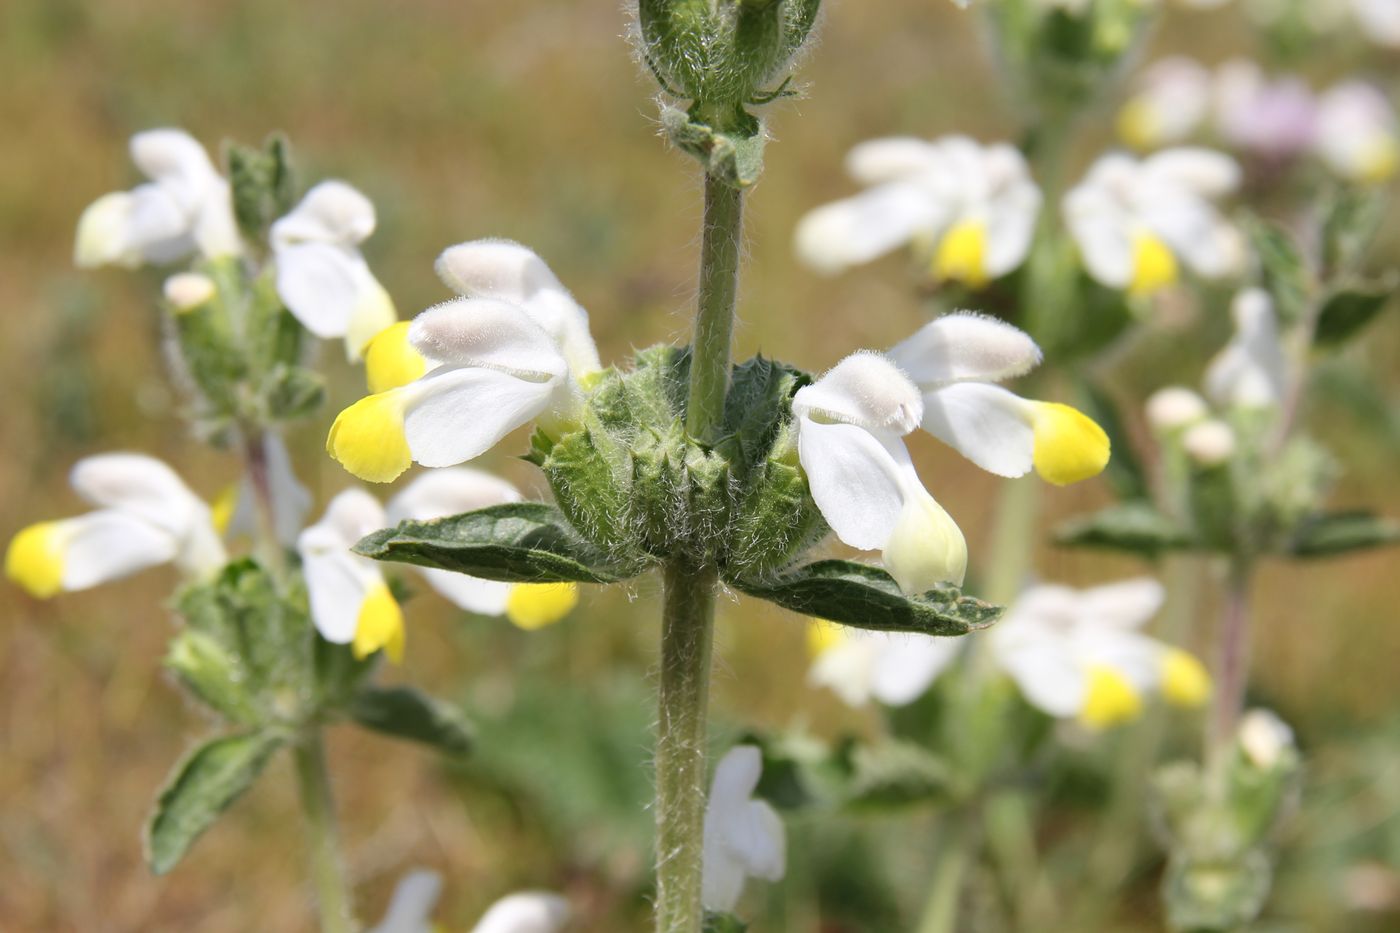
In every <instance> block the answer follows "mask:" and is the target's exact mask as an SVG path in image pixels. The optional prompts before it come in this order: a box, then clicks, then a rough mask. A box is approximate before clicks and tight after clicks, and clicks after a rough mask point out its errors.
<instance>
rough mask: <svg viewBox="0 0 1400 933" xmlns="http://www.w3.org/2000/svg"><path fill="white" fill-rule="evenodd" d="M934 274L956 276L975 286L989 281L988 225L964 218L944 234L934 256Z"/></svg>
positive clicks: (952, 277)
mask: <svg viewBox="0 0 1400 933" xmlns="http://www.w3.org/2000/svg"><path fill="white" fill-rule="evenodd" d="M933 274H934V275H935V276H937V277H938V278H940V279H956V280H958V281H961V282H966V283H967V284H968V285H970V286H972V287H973V288H981V287H982V286H984V285H986V284H987V281H988V278H987V225H986V224H985V223H983V222H982V221H980V220H961V221H958V223H956V224H954V225H953V227H952V229H950V230H949V231H948V232H947V233H945V234H944V235H943V239H942V241H940V242H939V244H938V251H937V252H936V253H935V254H934V257H933Z"/></svg>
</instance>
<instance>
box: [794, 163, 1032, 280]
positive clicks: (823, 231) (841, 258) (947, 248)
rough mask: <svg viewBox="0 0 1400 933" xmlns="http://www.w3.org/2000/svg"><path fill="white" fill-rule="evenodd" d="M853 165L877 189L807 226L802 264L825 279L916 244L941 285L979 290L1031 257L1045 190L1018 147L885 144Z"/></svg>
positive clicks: (799, 237) (801, 229) (801, 239)
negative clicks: (945, 282) (947, 281)
mask: <svg viewBox="0 0 1400 933" xmlns="http://www.w3.org/2000/svg"><path fill="white" fill-rule="evenodd" d="M846 167H847V170H848V171H849V173H850V174H851V176H852V177H853V178H855V179H856V180H857V181H858V182H861V183H863V184H866V185H869V186H870V187H869V188H868V189H867V190H866V191H864V192H862V193H861V194H858V195H856V196H854V197H851V198H846V199H845V200H842V201H836V202H834V203H832V204H827V205H825V206H823V207H819V208H817V209H816V210H814V211H812V212H811V213H809V214H808V215H807V216H806V217H804V218H802V221H801V222H800V223H799V224H798V227H797V234H796V248H797V254H798V256H799V257H801V258H802V260H803V261H804V262H806V263H807V264H808V265H809V266H811V267H812V268H814V269H816V270H818V271H820V272H825V273H836V272H840V271H842V270H843V269H846V268H847V267H849V266H853V265H858V264H860V263H864V262H869V261H870V260H873V259H876V258H878V257H879V256H883V255H884V254H885V253H888V252H890V251H891V250H894V249H896V248H898V247H900V246H904V245H906V244H910V243H912V244H914V246H915V248H916V249H918V250H920V251H921V252H926V253H927V254H928V256H929V257H930V263H931V268H932V271H933V274H934V275H935V276H936V277H938V278H939V279H953V280H958V281H961V282H965V283H966V284H968V285H970V286H972V287H974V288H979V287H981V286H983V285H986V284H987V283H988V282H989V281H990V280H992V279H995V278H997V277H999V276H1002V275H1005V274H1006V273H1008V272H1010V271H1012V270H1013V269H1015V268H1016V267H1017V266H1019V265H1020V264H1021V263H1022V262H1023V261H1024V260H1025V258H1026V254H1027V252H1028V251H1029V250H1030V243H1031V236H1032V234H1033V232H1034V230H1035V221H1036V216H1037V215H1038V213H1039V211H1040V201H1041V196H1040V190H1039V189H1038V188H1037V187H1036V186H1035V183H1034V182H1033V181H1032V180H1031V178H1030V173H1029V171H1028V169H1027V168H1026V161H1025V159H1024V158H1023V157H1022V156H1021V153H1020V152H1019V151H1018V150H1016V149H1015V148H1014V147H1012V146H1009V145H1006V144H1004V143H1002V144H997V145H992V146H982V145H980V144H978V143H977V142H975V141H973V140H971V139H968V138H967V137H964V136H946V137H943V138H942V139H939V140H935V141H934V142H926V141H924V140H921V139H915V138H909V137H900V138H892V139H876V140H871V141H869V142H865V143H861V144H860V145H859V146H856V147H855V148H854V149H853V150H851V153H850V155H849V156H848V157H847V160H846Z"/></svg>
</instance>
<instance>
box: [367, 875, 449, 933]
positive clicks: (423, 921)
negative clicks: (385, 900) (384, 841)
mask: <svg viewBox="0 0 1400 933" xmlns="http://www.w3.org/2000/svg"><path fill="white" fill-rule="evenodd" d="M441 891H442V878H441V876H439V875H438V874H437V872H432V871H424V870H422V869H419V870H417V871H411V872H409V873H408V874H406V875H404V876H403V879H402V880H400V881H399V883H398V885H396V886H395V887H394V894H393V897H391V898H390V899H389V908H388V909H387V910H386V911H384V919H383V920H381V921H379V925H378V926H376V927H374V928H373V929H371V930H369V931H367V933H432V930H433V909H434V908H435V907H437V901H438V895H439V894H440V893H441Z"/></svg>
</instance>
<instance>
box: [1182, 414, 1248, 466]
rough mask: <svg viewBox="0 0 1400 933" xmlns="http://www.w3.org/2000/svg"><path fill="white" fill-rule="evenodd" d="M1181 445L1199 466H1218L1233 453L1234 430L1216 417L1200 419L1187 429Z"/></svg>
mask: <svg viewBox="0 0 1400 933" xmlns="http://www.w3.org/2000/svg"><path fill="white" fill-rule="evenodd" d="M1181 445H1182V446H1183V447H1185V448H1186V453H1188V454H1189V455H1190V456H1191V459H1192V460H1194V461H1196V463H1197V464H1199V465H1200V466H1203V467H1215V466H1220V465H1221V464H1222V463H1224V462H1225V461H1226V460H1229V459H1230V458H1231V457H1233V456H1234V455H1235V431H1234V429H1233V428H1231V427H1230V426H1229V425H1228V424H1226V423H1225V422H1223V421H1220V420H1217V419H1211V420H1209V421H1202V422H1200V423H1198V424H1196V425H1195V426H1193V427H1192V428H1190V429H1189V430H1187V432H1186V433H1185V435H1183V436H1182V438H1181Z"/></svg>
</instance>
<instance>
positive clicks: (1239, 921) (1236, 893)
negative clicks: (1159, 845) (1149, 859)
mask: <svg viewBox="0 0 1400 933" xmlns="http://www.w3.org/2000/svg"><path fill="white" fill-rule="evenodd" d="M1272 882H1273V868H1272V866H1271V865H1270V863H1269V858H1268V856H1267V855H1266V854H1265V853H1263V852H1261V851H1257V850H1256V851H1252V852H1247V853H1245V854H1244V855H1242V856H1240V857H1237V858H1231V859H1212V858H1193V857H1190V856H1186V855H1183V854H1179V853H1174V854H1173V855H1172V858H1171V859H1170V860H1169V861H1168V862H1167V870H1166V874H1165V875H1164V876H1163V878H1162V900H1163V901H1164V902H1165V903H1166V906H1167V928H1168V929H1170V930H1172V931H1174V933H1202V931H1211V930H1239V929H1242V928H1244V927H1245V926H1247V925H1248V924H1249V923H1250V922H1252V921H1253V920H1254V918H1255V917H1257V916H1259V912H1260V911H1261V910H1263V909H1264V902H1265V901H1266V900H1267V899H1268V896H1269V887H1270V885H1271V884H1272Z"/></svg>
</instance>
